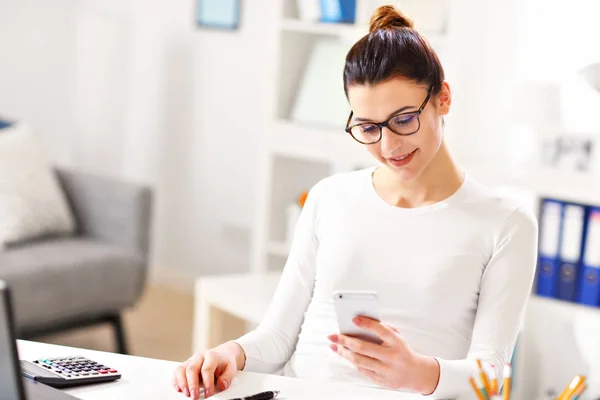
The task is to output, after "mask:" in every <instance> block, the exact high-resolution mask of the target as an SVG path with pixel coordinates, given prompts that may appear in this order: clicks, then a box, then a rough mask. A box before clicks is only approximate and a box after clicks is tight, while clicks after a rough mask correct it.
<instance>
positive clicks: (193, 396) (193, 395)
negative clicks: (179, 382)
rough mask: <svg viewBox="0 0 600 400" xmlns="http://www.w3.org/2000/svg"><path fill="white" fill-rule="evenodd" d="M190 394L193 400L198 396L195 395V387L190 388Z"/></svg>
mask: <svg viewBox="0 0 600 400" xmlns="http://www.w3.org/2000/svg"><path fill="white" fill-rule="evenodd" d="M190 395H191V396H192V399H193V400H196V399H197V398H198V396H196V389H192V392H191V393H190Z"/></svg>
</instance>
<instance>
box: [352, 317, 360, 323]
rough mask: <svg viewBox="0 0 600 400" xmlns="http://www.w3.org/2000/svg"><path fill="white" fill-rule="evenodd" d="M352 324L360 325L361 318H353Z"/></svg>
mask: <svg viewBox="0 0 600 400" xmlns="http://www.w3.org/2000/svg"><path fill="white" fill-rule="evenodd" d="M352 322H354V323H355V324H356V325H360V322H361V321H360V318H359V317H354V318H352Z"/></svg>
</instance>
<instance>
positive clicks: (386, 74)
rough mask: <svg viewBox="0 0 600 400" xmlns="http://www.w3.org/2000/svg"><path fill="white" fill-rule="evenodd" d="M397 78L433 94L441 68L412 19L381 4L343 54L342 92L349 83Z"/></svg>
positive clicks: (441, 72) (440, 75)
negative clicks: (423, 86)
mask: <svg viewBox="0 0 600 400" xmlns="http://www.w3.org/2000/svg"><path fill="white" fill-rule="evenodd" d="M398 77H401V78H405V79H409V80H411V81H413V82H416V83H419V84H424V85H426V86H427V87H428V88H430V87H433V91H432V93H433V94H437V93H439V91H440V89H441V87H442V82H444V69H443V68H442V64H441V63H440V60H439V58H438V56H437V54H436V53H435V51H434V50H433V48H432V47H431V44H430V43H429V41H428V40H427V39H426V38H424V37H423V36H421V35H420V34H419V32H417V31H416V30H415V29H414V28H413V22H412V20H410V19H409V18H408V17H407V16H406V15H404V14H403V13H402V12H401V11H399V10H398V9H397V8H395V7H393V6H382V7H379V8H378V9H377V10H376V11H375V13H373V16H372V17H371V23H370V27H369V33H368V34H367V35H365V36H364V37H363V38H362V39H360V40H359V41H358V42H356V43H355V44H354V46H352V48H351V49H350V51H349V52H348V55H347V56H346V65H345V67H344V91H345V92H346V97H347V96H348V87H349V86H351V85H375V84H378V83H381V82H385V81H387V80H389V79H393V78H398Z"/></svg>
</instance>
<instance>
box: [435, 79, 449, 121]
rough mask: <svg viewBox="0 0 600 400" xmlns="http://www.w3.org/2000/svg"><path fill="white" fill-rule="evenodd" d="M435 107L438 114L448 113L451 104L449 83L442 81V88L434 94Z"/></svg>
mask: <svg viewBox="0 0 600 400" xmlns="http://www.w3.org/2000/svg"><path fill="white" fill-rule="evenodd" d="M436 102H437V107H438V110H439V112H440V115H448V113H450V105H451V104H452V92H451V91H450V85H449V84H448V82H446V81H444V82H443V83H442V89H441V90H440V92H439V93H438V95H437V96H436Z"/></svg>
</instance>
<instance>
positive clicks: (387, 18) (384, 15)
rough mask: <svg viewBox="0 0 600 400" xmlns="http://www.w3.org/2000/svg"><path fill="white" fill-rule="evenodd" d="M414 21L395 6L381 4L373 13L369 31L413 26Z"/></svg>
mask: <svg viewBox="0 0 600 400" xmlns="http://www.w3.org/2000/svg"><path fill="white" fill-rule="evenodd" d="M412 27H414V24H413V21H412V20H411V19H410V18H408V17H407V16H406V15H404V13H403V12H402V11H400V10H398V9H397V8H396V7H394V6H381V7H379V8H378V9H377V10H375V12H374V13H373V16H372V17H371V22H370V24H369V32H375V31H376V30H379V29H398V28H412Z"/></svg>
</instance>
